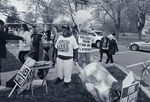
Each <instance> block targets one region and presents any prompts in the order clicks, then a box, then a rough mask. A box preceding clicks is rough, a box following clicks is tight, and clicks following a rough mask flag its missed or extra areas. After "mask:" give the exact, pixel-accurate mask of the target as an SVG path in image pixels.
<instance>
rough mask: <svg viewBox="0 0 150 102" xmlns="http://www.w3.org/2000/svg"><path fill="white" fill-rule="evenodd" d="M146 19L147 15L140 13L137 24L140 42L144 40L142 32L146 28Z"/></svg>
mask: <svg viewBox="0 0 150 102" xmlns="http://www.w3.org/2000/svg"><path fill="white" fill-rule="evenodd" d="M145 19H146V15H145V14H144V13H140V14H139V15H138V22H137V28H138V40H142V30H143V28H144V26H145Z"/></svg>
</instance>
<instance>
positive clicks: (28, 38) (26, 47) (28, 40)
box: [19, 31, 31, 51]
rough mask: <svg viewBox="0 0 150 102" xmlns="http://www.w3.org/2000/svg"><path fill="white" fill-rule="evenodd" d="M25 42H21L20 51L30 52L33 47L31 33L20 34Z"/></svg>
mask: <svg viewBox="0 0 150 102" xmlns="http://www.w3.org/2000/svg"><path fill="white" fill-rule="evenodd" d="M20 36H21V37H23V38H24V40H25V41H21V40H20V41H19V51H29V50H30V46H31V33H30V32H28V31H25V32H22V34H20Z"/></svg>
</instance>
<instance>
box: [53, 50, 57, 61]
mask: <svg viewBox="0 0 150 102" xmlns="http://www.w3.org/2000/svg"><path fill="white" fill-rule="evenodd" d="M56 58H57V49H56V48H55V47H54V48H53V54H52V61H53V63H56Z"/></svg>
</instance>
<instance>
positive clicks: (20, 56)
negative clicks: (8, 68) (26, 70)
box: [18, 51, 29, 64]
mask: <svg viewBox="0 0 150 102" xmlns="http://www.w3.org/2000/svg"><path fill="white" fill-rule="evenodd" d="M28 52H29V51H20V52H19V55H18V59H19V60H20V62H21V63H22V64H23V63H24V62H25V56H26V55H27V54H28Z"/></svg>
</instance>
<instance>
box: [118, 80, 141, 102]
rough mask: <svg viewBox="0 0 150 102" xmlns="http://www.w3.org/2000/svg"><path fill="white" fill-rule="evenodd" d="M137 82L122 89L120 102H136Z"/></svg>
mask: <svg viewBox="0 0 150 102" xmlns="http://www.w3.org/2000/svg"><path fill="white" fill-rule="evenodd" d="M139 85H140V84H139V82H136V83H133V84H131V85H130V86H128V87H124V88H123V89H122V94H121V98H120V102H136V101H137V95H138V91H139Z"/></svg>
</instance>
